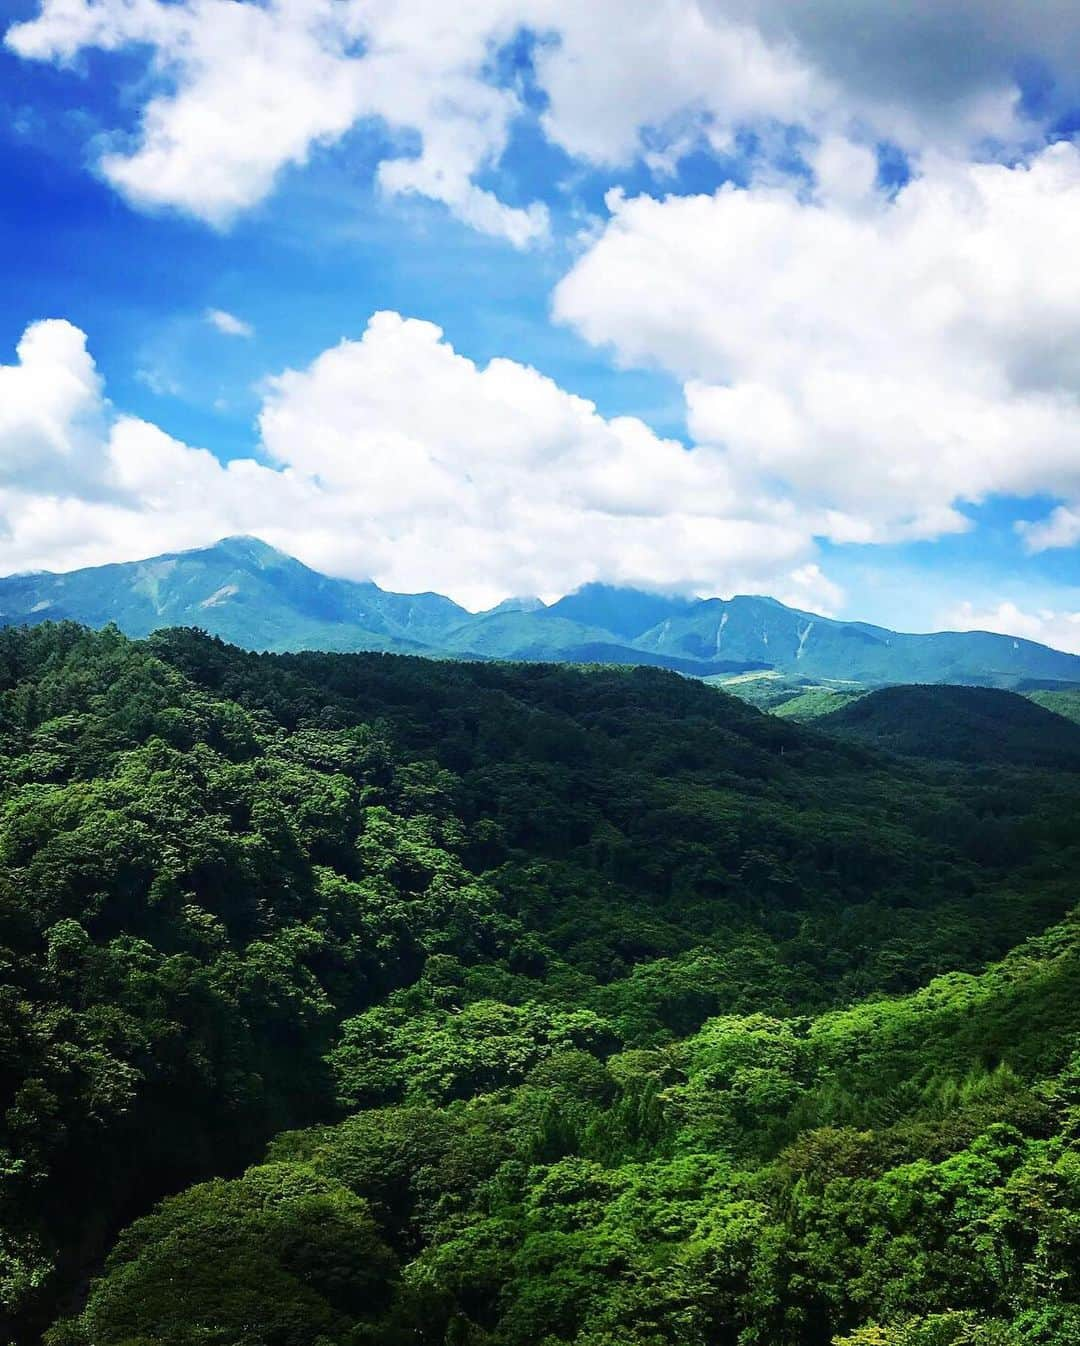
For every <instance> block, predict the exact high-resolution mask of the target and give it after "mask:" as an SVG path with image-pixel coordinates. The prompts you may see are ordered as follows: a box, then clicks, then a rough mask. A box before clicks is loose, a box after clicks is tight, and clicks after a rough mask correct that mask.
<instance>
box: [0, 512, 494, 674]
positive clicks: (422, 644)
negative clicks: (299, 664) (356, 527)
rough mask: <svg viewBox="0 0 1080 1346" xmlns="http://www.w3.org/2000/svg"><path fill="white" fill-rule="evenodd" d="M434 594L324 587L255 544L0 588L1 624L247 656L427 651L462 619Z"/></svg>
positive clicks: (337, 584)
mask: <svg viewBox="0 0 1080 1346" xmlns="http://www.w3.org/2000/svg"><path fill="white" fill-rule="evenodd" d="M468 615H469V614H468V613H467V612H466V611H465V609H464V608H460V607H458V605H457V604H456V603H453V602H451V601H450V599H448V598H443V597H442V596H441V595H439V594H390V593H386V592H385V591H384V590H382V589H380V588H379V586H378V585H376V584H371V583H366V584H365V583H356V582H353V581H350V580H339V579H331V578H330V577H328V576H326V575H321V574H319V572H318V571H315V570H311V569H310V568H309V567H308V566H305V565H303V564H302V563H301V562H300V561H296V560H294V559H293V558H292V557H291V556H286V555H285V554H284V553H283V552H279V551H277V550H275V548H273V547H269V546H267V545H266V543H264V542H260V541H259V540H258V539H257V538H247V537H233V538H224V539H223V540H222V541H221V542H218V543H216V544H215V545H214V546H212V547H206V548H203V549H200V550H196V551H187V552H176V553H170V554H168V555H165V556H157V557H153V558H152V559H150V560H147V561H135V562H129V563H126V564H118V565H108V566H95V567H93V568H91V569H87V570H76V571H72V572H71V573H69V574H64V575H54V574H49V573H40V574H32V575H13V576H11V577H9V578H7V579H4V580H0V621H2V622H3V623H4V624H5V625H8V626H11V625H15V624H21V623H23V622H31V623H34V622H40V621H46V620H49V621H59V620H63V619H70V620H73V621H78V622H82V623H84V624H86V625H88V626H95V627H100V626H105V625H107V624H108V623H109V622H115V624H116V625H117V626H118V627H119V628H120V629H121V630H122V631H123V632H124V633H125V635H130V636H145V635H149V634H150V633H151V632H152V631H156V630H160V629H161V628H163V627H169V626H198V627H201V628H202V629H204V630H206V631H209V632H211V634H213V635H217V636H221V637H222V638H223V639H225V640H229V641H232V642H234V643H236V644H239V645H243V646H246V647H248V648H253V649H267V650H295V649H303V648H306V647H310V648H319V649H327V650H362V649H364V650H390V649H395V650H425V649H429V648H431V642H432V641H433V640H437V639H440V638H441V636H442V635H443V633H444V632H446V631H448V630H450V629H451V628H452V627H454V626H457V625H458V624H459V623H460V622H461V621H462V620H463V619H465V618H466V617H468Z"/></svg>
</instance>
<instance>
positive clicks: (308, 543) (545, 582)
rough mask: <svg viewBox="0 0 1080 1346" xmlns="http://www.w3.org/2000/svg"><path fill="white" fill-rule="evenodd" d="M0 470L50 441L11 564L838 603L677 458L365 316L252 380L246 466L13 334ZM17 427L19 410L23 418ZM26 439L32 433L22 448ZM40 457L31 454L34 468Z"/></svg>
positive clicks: (12, 529)
mask: <svg viewBox="0 0 1080 1346" xmlns="http://www.w3.org/2000/svg"><path fill="white" fill-rule="evenodd" d="M20 352H21V357H22V358H21V363H20V364H18V365H15V366H9V367H5V368H3V369H2V370H0V377H2V379H3V381H4V386H5V387H7V388H8V389H9V390H10V391H11V393H12V397H11V399H10V401H9V403H8V407H9V408H15V409H16V412H12V411H10V410H9V412H8V416H7V418H6V419H5V421H4V422H0V458H3V459H6V460H7V461H9V462H16V461H17V456H18V454H19V453H20V451H22V449H23V447H24V446H25V445H27V444H34V445H36V444H39V443H41V444H46V443H47V445H48V447H49V452H50V453H51V455H52V459H53V460H54V461H56V462H60V463H62V464H63V468H64V475H63V478H62V479H61V478H60V477H59V476H56V475H53V474H50V473H49V472H48V471H46V470H45V468H44V467H43V468H42V472H41V475H40V476H39V477H34V476H33V475H30V474H25V473H23V474H20V475H19V476H18V477H17V479H13V480H9V482H8V484H7V486H6V488H5V489H4V490H3V492H0V511H2V513H3V516H4V518H5V520H6V527H7V530H8V537H7V540H6V546H5V552H6V557H7V561H8V564H9V565H10V566H11V567H12V568H16V567H18V568H33V567H54V568H61V569H62V568H65V567H69V566H74V565H82V564H93V563H96V562H99V561H104V560H115V559H126V558H132V557H137V556H139V555H145V554H146V553H147V551H155V550H157V551H160V550H161V548H162V547H170V548H176V547H183V546H188V545H195V544H198V543H200V542H205V541H208V540H210V539H212V538H214V537H215V536H220V535H224V534H228V533H238V532H254V531H258V532H260V533H261V534H262V535H263V536H265V537H266V538H267V539H268V540H270V541H272V542H274V543H275V544H276V545H279V546H282V547H283V548H285V549H287V550H289V551H290V552H292V553H295V554H296V555H298V556H299V557H301V559H303V560H306V561H308V562H310V563H311V564H313V565H316V566H320V567H322V568H324V569H327V570H331V571H333V572H334V573H337V574H342V575H348V576H352V577H356V578H361V577H362V578H366V577H369V576H370V577H372V578H375V579H376V580H378V581H379V582H380V583H382V584H385V585H386V586H387V587H390V588H394V589H398V590H405V591H413V590H420V589H425V588H428V587H430V586H431V585H432V584H433V582H434V580H435V578H436V577H437V579H438V587H439V588H440V589H441V590H443V591H445V592H447V593H449V594H450V595H451V596H453V597H455V598H458V599H460V600H461V601H463V602H465V603H466V604H469V605H472V606H477V607H480V606H484V605H486V604H488V603H491V602H494V601H496V600H497V599H499V598H502V597H505V596H506V595H508V594H513V593H528V592H539V593H547V594H558V593H563V592H566V591H567V590H569V589H572V588H574V587H575V586H576V585H578V584H580V583H582V582H584V581H586V580H590V579H594V578H597V577H601V578H604V579H608V580H615V581H620V582H633V581H635V580H638V581H640V580H647V581H649V582H651V583H652V584H654V585H670V586H673V587H680V588H683V589H696V590H699V591H703V592H714V591H722V592H731V591H733V590H735V589H740V588H755V589H762V588H773V589H776V590H778V591H780V592H783V593H788V594H792V595H798V596H799V597H800V598H801V600H802V601H804V602H815V603H817V604H819V605H822V606H825V607H831V606H833V605H834V603H835V599H836V589H835V586H833V585H831V584H830V583H829V581H828V580H827V579H826V577H825V576H823V575H822V574H821V572H820V571H819V570H818V569H817V568H816V566H815V565H814V564H813V562H812V559H811V558H812V555H813V544H812V539H811V536H810V533H809V531H808V529H807V528H806V526H805V525H804V524H803V523H802V522H801V521H800V519H799V518H798V516H797V515H796V514H795V513H793V512H792V511H791V510H790V509H789V508H787V507H786V506H780V507H776V506H775V505H774V504H773V502H771V501H770V500H769V499H768V498H767V497H764V496H763V497H761V498H760V499H753V498H746V499H743V498H737V497H736V496H735V495H734V494H733V492H732V489H731V483H730V480H729V477H728V473H727V470H726V466H725V462H724V458H723V455H721V454H720V453H718V452H717V451H716V450H714V449H710V448H701V449H694V450H687V449H686V448H685V447H684V446H683V445H682V444H680V443H678V442H676V441H673V440H665V439H661V438H659V437H658V436H656V435H655V434H654V433H653V432H652V431H651V430H650V429H649V428H648V427H647V426H646V425H645V424H644V423H643V422H641V421H639V420H636V419H634V418H631V417H619V418H616V419H613V420H607V419H605V418H604V417H602V416H600V415H599V414H598V412H597V411H596V408H595V407H594V406H593V404H592V403H591V402H588V401H586V400H585V399H583V398H580V397H575V396H572V395H571V394H569V393H566V392H564V391H563V390H562V389H561V388H559V387H558V385H557V384H555V383H554V382H553V381H552V380H550V379H548V378H546V377H544V376H543V375H541V374H539V373H538V372H537V371H536V370H534V369H531V368H528V367H527V366H524V365H520V364H517V363H515V362H513V361H510V360H493V361H491V362H490V363H489V364H488V365H486V366H484V367H479V366H477V365H476V364H474V363H473V362H472V361H470V360H468V359H466V358H465V357H463V356H461V355H458V354H457V353H456V352H455V351H454V350H453V349H452V348H451V347H450V346H449V345H448V344H447V342H446V341H445V340H444V338H443V336H442V333H441V332H440V330H439V329H438V328H437V327H435V326H434V325H432V324H430V323H425V322H419V321H416V320H409V319H404V318H402V317H401V316H400V315H398V314H396V313H380V314H376V315H375V316H374V317H373V318H372V320H371V321H370V323H369V324H368V328H367V330H366V332H365V334H364V336H363V337H362V339H360V340H359V341H343V342H341V343H340V344H339V345H338V346H336V347H332V348H331V349H329V350H327V351H325V352H323V354H322V355H320V356H319V357H318V358H317V359H315V360H314V361H313V362H312V363H311V365H310V366H308V367H307V368H306V369H302V370H292V371H287V372H285V373H283V374H281V375H280V376H278V377H277V378H274V379H272V380H270V381H269V382H268V383H267V385H266V392H265V400H264V404H263V409H262V412H261V415H260V421H259V424H260V429H261V434H262V460H261V461H257V460H255V459H237V460H233V461H231V462H229V463H227V464H222V463H221V462H219V461H218V459H217V458H215V457H214V456H213V455H212V454H210V453H208V452H206V451H204V450H201V449H197V448H192V447H189V446H188V445H186V444H183V443H181V442H179V441H178V440H176V439H174V438H172V437H170V436H169V435H167V434H165V433H164V432H163V431H162V430H160V429H159V428H158V427H156V426H154V425H152V424H150V423H148V422H147V421H145V420H140V419H136V418H133V417H127V416H124V415H122V414H117V413H116V412H115V411H114V410H113V409H112V408H111V407H110V406H109V404H108V403H107V401H106V400H105V397H104V391H103V389H102V387H101V384H100V379H99V377H98V375H97V373H96V371H95V370H94V366H93V362H92V360H91V358H90V356H89V355H88V354H87V351H86V346H85V340H84V338H83V335H82V334H81V333H80V332H78V330H77V329H76V328H74V327H72V326H71V325H70V324H68V323H64V322H58V321H54V322H46V323H39V324H36V325H35V326H34V327H32V328H30V329H29V331H28V333H27V335H26V337H24V339H23V342H22V344H21V346H20ZM31 405H32V407H33V417H32V418H31V417H30V416H29V413H27V415H24V416H22V417H20V415H19V414H17V409H18V408H19V407H20V406H23V407H30V406H31ZM35 436H36V438H34V437H35ZM42 462H43V463H44V462H45V456H42Z"/></svg>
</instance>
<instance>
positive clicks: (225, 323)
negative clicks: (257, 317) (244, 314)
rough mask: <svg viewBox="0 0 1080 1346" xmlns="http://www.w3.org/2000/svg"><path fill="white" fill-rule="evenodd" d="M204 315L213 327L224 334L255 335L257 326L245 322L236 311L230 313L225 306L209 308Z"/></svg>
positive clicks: (235, 335) (234, 335)
mask: <svg viewBox="0 0 1080 1346" xmlns="http://www.w3.org/2000/svg"><path fill="white" fill-rule="evenodd" d="M203 317H204V318H205V319H206V321H207V322H208V323H209V324H210V326H211V327H216V328H217V330H218V331H219V332H220V333H221V334H222V336H233V337H253V336H254V335H255V328H254V327H252V325H251V323H249V322H245V321H244V320H243V318H238V317H237V316H236V314H235V313H229V312H228V311H227V310H226V309H223V308H208V309H207V310H206V312H205V313H204V314H203Z"/></svg>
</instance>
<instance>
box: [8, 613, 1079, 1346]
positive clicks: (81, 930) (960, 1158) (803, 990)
mask: <svg viewBox="0 0 1080 1346" xmlns="http://www.w3.org/2000/svg"><path fill="white" fill-rule="evenodd" d="M1031 709H1033V710H1034V709H1035V708H1033V707H1032V708H1031ZM1040 763H1041V764H1040ZM1050 767H1051V764H1050V763H1048V762H1047V761H1046V759H1045V758H1038V759H1037V760H1036V761H1034V762H1033V761H1032V760H1025V761H1024V762H1023V764H1022V765H1020V766H1017V767H1016V768H1015V769H1014V768H1013V767H1011V766H1010V765H1009V764H1008V763H1006V764H1004V765H1002V766H993V765H984V766H982V767H981V768H980V769H979V770H978V771H977V772H970V771H964V770H962V769H960V768H957V767H954V766H950V765H949V764H948V762H944V763H942V762H937V763H932V764H931V763H925V762H920V761H917V760H915V759H913V758H909V759H905V760H903V761H900V760H898V759H893V758H889V757H886V756H885V755H883V754H881V753H879V752H877V751H875V750H874V749H872V748H869V747H866V746H862V745H859V744H853V743H851V742H848V741H846V740H843V739H839V738H832V737H830V736H828V735H826V734H824V733H821V732H816V731H815V732H812V731H808V730H803V729H801V728H800V727H798V726H797V725H794V724H785V723H783V722H781V721H779V720H777V719H775V718H772V717H769V716H765V715H762V714H759V713H758V712H757V711H755V710H753V709H751V708H749V707H746V706H744V705H742V704H741V703H739V702H737V701H735V700H733V699H732V698H730V697H727V696H724V695H723V694H721V693H718V692H717V691H715V690H714V689H712V688H709V687H705V686H703V685H701V684H700V683H697V682H694V681H691V680H687V679H682V678H679V677H677V676H675V675H672V674H668V673H663V672H660V671H657V670H651V669H640V668H633V669H632V668H627V669H612V668H607V669H602V670H575V669H567V668H556V667H547V666H536V665H534V666H525V665H519V666H506V665H464V664H456V663H442V664H440V663H434V662H430V661H425V660H420V659H405V658H400V657H396V656H379V655H355V656H334V655H295V656H259V655H252V654H244V653H242V652H240V651H238V650H233V649H230V648H228V647H226V646H224V645H222V644H221V643H220V642H217V641H214V640H211V639H210V638H208V637H206V636H203V635H200V634H198V633H194V632H185V631H180V632H169V633H165V634H162V635H159V636H156V637H154V638H152V639H151V640H149V641H146V642H142V643H136V642H131V641H128V640H127V639H125V638H124V637H122V636H120V635H119V634H118V633H117V632H115V631H111V630H106V631H104V632H101V633H99V634H96V635H94V634H90V633H88V632H86V631H84V630H82V629H80V628H77V627H74V626H67V625H61V626H43V627H39V628H35V629H33V630H30V631H7V632H4V633H3V634H2V636H0V786H2V804H0V1089H2V1100H0V1102H2V1108H0V1111H2V1119H3V1135H2V1137H0V1146H2V1149H0V1212H2V1214H0V1296H2V1297H3V1305H4V1311H5V1313H6V1315H7V1317H6V1321H5V1324H4V1326H5V1329H6V1332H5V1333H2V1334H0V1339H5V1340H6V1339H7V1338H8V1337H10V1338H11V1339H12V1340H13V1341H17V1342H19V1343H23V1342H26V1343H29V1342H32V1341H35V1340H37V1339H39V1336H40V1331H41V1330H42V1329H43V1328H44V1327H45V1325H46V1324H47V1323H48V1322H50V1321H52V1322H53V1323H54V1325H53V1327H52V1328H51V1329H50V1332H51V1335H50V1337H49V1341H50V1346H76V1344H77V1346H146V1344H147V1343H155V1346H156V1344H158V1343H160V1346H171V1344H172V1343H177V1344H178V1346H211V1344H212V1346H233V1343H237V1344H239V1343H243V1346H293V1344H294V1343H295V1346H308V1344H309V1343H310V1346H361V1344H365V1346H368V1344H370V1346H399V1343H400V1346H404V1344H405V1343H432V1344H434V1343H441V1344H443V1346H559V1344H561V1343H571V1342H572V1343H575V1346H601V1344H602V1343H604V1344H606V1346H614V1344H615V1343H618V1344H619V1346H656V1343H677V1344H678V1346H735V1344H736V1343H738V1346H829V1342H830V1341H831V1339H832V1338H833V1337H834V1336H843V1335H844V1334H847V1335H848V1336H849V1337H851V1336H852V1334H853V1333H854V1334H856V1335H855V1336H854V1337H852V1346H855V1343H858V1346H872V1344H873V1343H874V1342H875V1340H876V1339H875V1337H874V1335H873V1334H874V1333H877V1334H878V1335H879V1337H880V1340H881V1341H882V1342H883V1343H885V1346H938V1343H939V1342H940V1343H941V1346H953V1343H956V1344H957V1346H959V1344H960V1343H965V1346H967V1344H968V1343H971V1344H973V1346H1015V1344H1016V1343H1019V1346H1068V1343H1069V1342H1070V1341H1072V1342H1073V1343H1074V1346H1075V1342H1076V1340H1080V1338H1078V1336H1077V1333H1078V1329H1080V1310H1078V1306H1077V1299H1076V1285H1077V1282H1078V1280H1080V1276H1078V1246H1080V1230H1078V1226H1077V1221H1078V1214H1077V1212H1078V1210H1080V1185H1078V1184H1080V1177H1078V1161H1077V1155H1076V1150H1075V1148H1074V1147H1075V1141H1076V1138H1077V1136H1078V1135H1080V1055H1076V1054H1074V1053H1077V1050H1078V1047H1080V1043H1078V1041H1077V1034H1078V1028H1080V1020H1078V1017H1077V1016H1078V1013H1080V1010H1078V1006H1080V985H1078V976H1077V933H1076V927H1075V925H1074V924H1073V923H1072V922H1070V920H1069V919H1068V918H1067V913H1068V911H1069V909H1070V907H1071V906H1072V905H1073V904H1074V903H1075V901H1076V892H1075V886H1074V880H1075V875H1076V873H1077V861H1078V859H1080V835H1078V833H1077V829H1076V825H1075V824H1076V817H1077V812H1078V805H1080V776H1078V775H1077V773H1074V772H1071V771H1061V770H1052V769H1050ZM1040 932H1045V933H1040ZM1025 941H1026V942H1025ZM1014 946H1019V947H1014ZM1010 950H1012V952H1011V953H1010V952H1009V951H1010ZM1006 955H1007V956H1006ZM1002 959H1003V960H1004V961H1001V960H1002ZM274 1137H276V1139H272V1138H274ZM268 1142H271V1144H270V1150H269V1154H268V1155H267V1151H266V1146H267V1143H268ZM263 1159H265V1161H266V1162H264V1163H262V1165H261V1166H260V1167H255V1168H251V1167H250V1165H252V1164H257V1163H259V1161H260V1160H263ZM245 1169H246V1172H245ZM238 1174H243V1176H241V1177H238V1176H236V1175H238ZM193 1183H194V1184H197V1185H195V1186H192V1185H191V1184H193ZM159 1202H160V1203H161V1204H156V1203H159ZM124 1226H127V1228H126V1231H125V1232H123V1233H121V1234H119V1241H116V1240H117V1235H118V1233H119V1231H120V1230H121V1229H123V1228H124ZM109 1247H112V1248H113V1251H112V1253H111V1254H109V1255H108V1259H107V1261H106V1254H107V1252H108V1249H109ZM90 1277H96V1279H95V1280H94V1281H93V1284H92V1286H91V1287H90V1288H89V1291H88V1292H87V1284H88V1280H89V1278H90ZM84 1301H85V1304H84ZM858 1333H862V1334H863V1335H862V1337H859V1336H858ZM898 1333H899V1334H904V1333H906V1334H907V1335H906V1336H904V1335H897V1334H898ZM867 1334H869V1335H867ZM882 1334H885V1335H882ZM888 1334H892V1335H891V1336H890V1335H888ZM920 1334H921V1335H920ZM949 1334H951V1335H949ZM995 1334H996V1335H995ZM1070 1334H1072V1336H1070Z"/></svg>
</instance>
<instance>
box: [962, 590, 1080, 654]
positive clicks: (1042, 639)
mask: <svg viewBox="0 0 1080 1346" xmlns="http://www.w3.org/2000/svg"><path fill="white" fill-rule="evenodd" d="M946 620H947V624H948V625H949V626H950V627H951V628H952V629H954V630H958V631H997V632H999V633H1000V634H1001V635H1006V636H1019V637H1022V638H1023V639H1025V640H1036V641H1038V642H1039V644H1040V645H1049V646H1051V647H1052V648H1053V649H1055V650H1066V651H1067V652H1068V653H1069V654H1080V612H1058V611H1054V610H1053V609H1050V608H1040V609H1038V610H1037V611H1034V612H1025V611H1023V610H1022V609H1021V608H1019V607H1017V606H1016V604H1015V603H1000V604H998V606H997V607H995V608H982V609H980V608H978V607H976V606H975V605H974V604H972V603H962V604H961V605H960V606H959V607H958V608H954V609H953V611H952V612H951V613H950V614H949V616H948V617H947V619H946Z"/></svg>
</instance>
